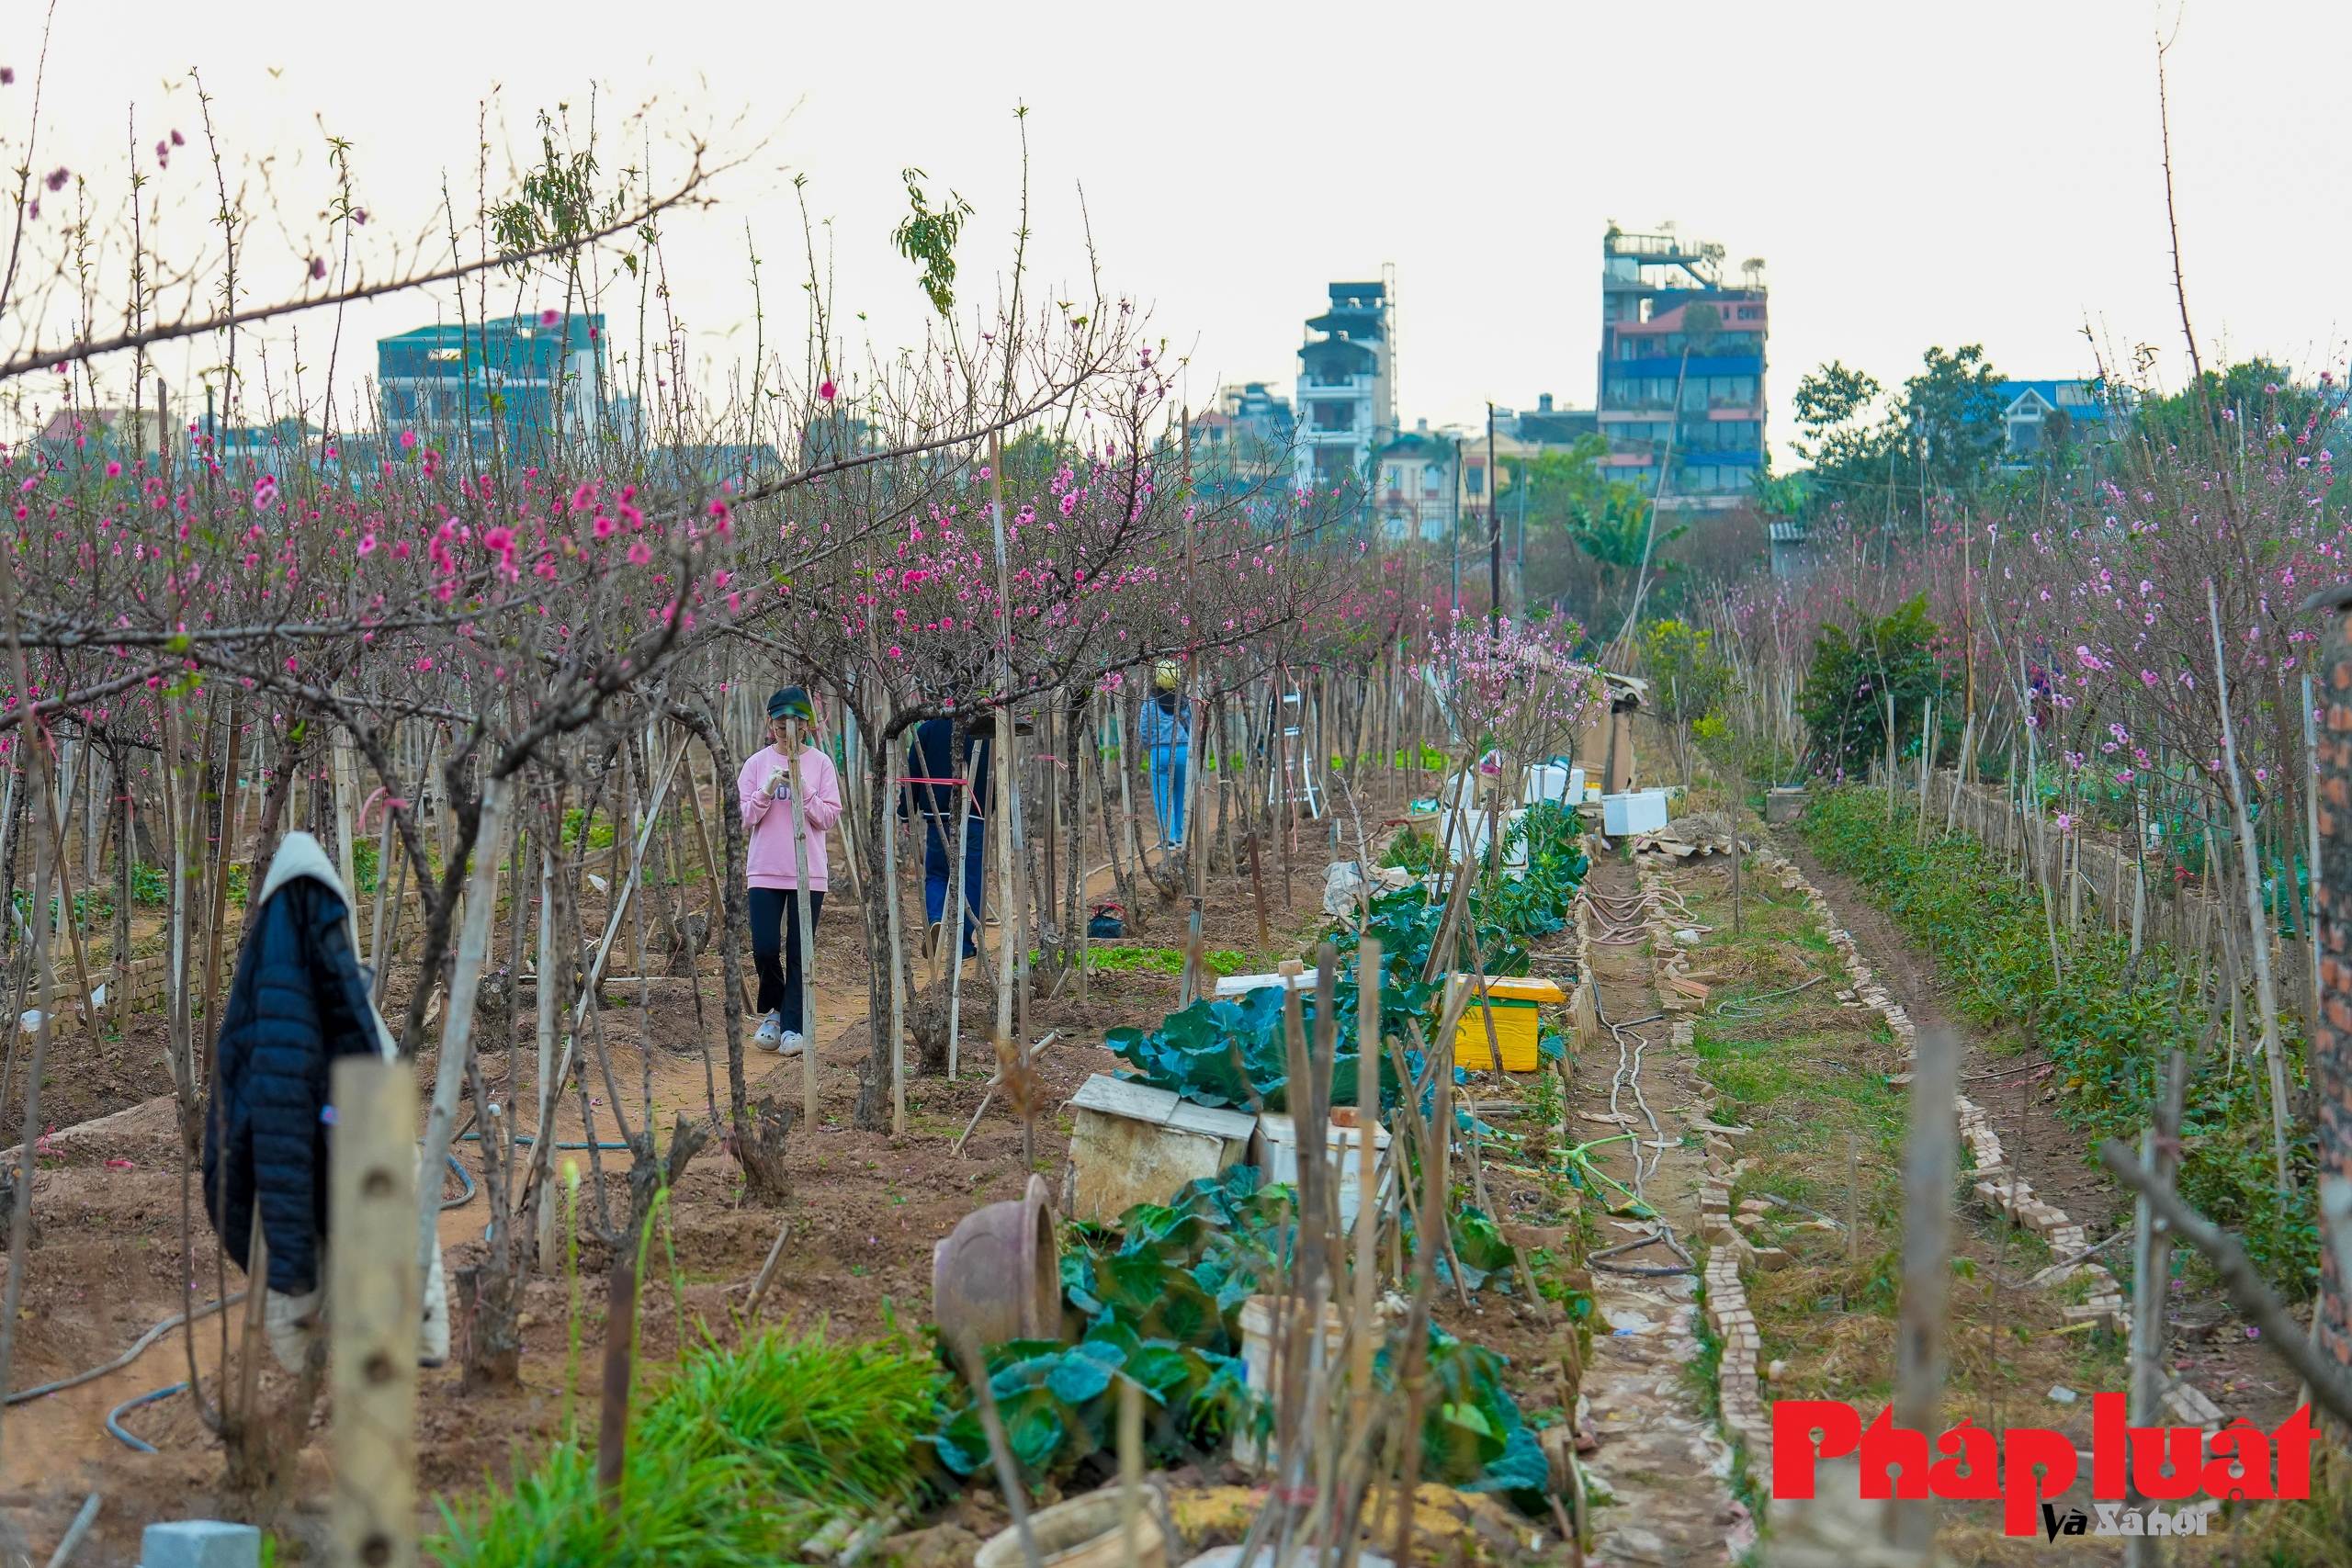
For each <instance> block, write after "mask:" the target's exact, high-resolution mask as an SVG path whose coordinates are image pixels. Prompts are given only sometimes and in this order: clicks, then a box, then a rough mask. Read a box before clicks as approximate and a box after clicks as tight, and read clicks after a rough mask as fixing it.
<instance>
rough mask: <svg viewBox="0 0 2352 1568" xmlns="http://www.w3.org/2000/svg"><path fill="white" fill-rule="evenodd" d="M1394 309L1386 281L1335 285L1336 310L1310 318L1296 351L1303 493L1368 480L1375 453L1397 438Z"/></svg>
mask: <svg viewBox="0 0 2352 1568" xmlns="http://www.w3.org/2000/svg"><path fill="white" fill-rule="evenodd" d="M1394 310H1395V297H1394V295H1393V294H1392V293H1391V291H1390V289H1389V287H1388V285H1387V284H1385V283H1335V284H1333V285H1331V308H1330V309H1329V310H1326V311H1324V312H1323V314H1321V315H1319V316H1315V317H1312V318H1310V319H1309V320H1308V321H1307V323H1306V343H1305V344H1303V345H1302V346H1301V347H1300V349H1299V351H1298V359H1299V377H1298V446H1297V457H1296V459H1295V477H1296V482H1297V484H1298V486H1299V488H1300V489H1302V490H1304V489H1306V488H1308V487H1309V486H1318V487H1320V488H1323V489H1326V490H1328V489H1330V488H1331V487H1333V486H1335V485H1337V484H1339V483H1340V481H1341V480H1343V479H1356V480H1359V481H1362V480H1363V479H1364V477H1365V474H1364V470H1365V465H1366V462H1367V460H1368V459H1369V458H1370V457H1371V456H1372V453H1373V451H1374V448H1376V447H1378V446H1382V445H1384V444H1385V443H1386V442H1387V441H1388V440H1389V439H1390V438H1391V437H1393V436H1394V435H1395V434H1397V380H1396V377H1395V375H1394V373H1393V367H1394V363H1395V359H1396V321H1395V316H1394Z"/></svg>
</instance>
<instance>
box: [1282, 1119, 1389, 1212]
mask: <svg viewBox="0 0 2352 1568" xmlns="http://www.w3.org/2000/svg"><path fill="white" fill-rule="evenodd" d="M1326 1131H1327V1132H1328V1134H1329V1140H1328V1147H1327V1148H1326V1150H1325V1161H1324V1169H1325V1170H1326V1171H1327V1172H1329V1174H1331V1175H1332V1176H1335V1177H1337V1178H1338V1179H1339V1182H1340V1229H1341V1230H1343V1231H1349V1232H1352V1231H1353V1230H1354V1229H1355V1224H1356V1204H1357V1199H1358V1196H1359V1193H1358V1190H1357V1189H1358V1187H1359V1185H1360V1184H1361V1183H1362V1182H1363V1174H1362V1166H1363V1155H1362V1154H1361V1153H1360V1152H1359V1151H1360V1150H1361V1149H1362V1147H1363V1134H1361V1133H1360V1132H1358V1131H1357V1129H1355V1128H1353V1127H1340V1126H1333V1127H1330V1128H1328V1129H1327V1130H1326ZM1258 1134H1259V1136H1260V1137H1261V1138H1262V1139H1263V1140H1264V1141H1265V1156H1264V1161H1263V1163H1264V1166H1265V1171H1266V1179H1267V1180H1268V1181H1272V1182H1279V1183H1281V1184H1283V1185H1284V1186H1289V1187H1295V1186H1297V1185H1298V1124H1297V1123H1296V1122H1293V1121H1292V1120H1291V1119H1290V1118H1289V1117H1288V1116H1285V1115H1283V1114H1282V1113H1281V1112H1280V1111H1267V1112H1266V1113H1265V1114H1264V1115H1262V1116H1261V1117H1259V1118H1258ZM1387 1152H1388V1129H1387V1128H1385V1127H1382V1128H1378V1129H1376V1130H1375V1132H1374V1139H1373V1171H1374V1186H1375V1187H1376V1188H1377V1190H1376V1191H1375V1192H1374V1194H1373V1196H1374V1199H1375V1200H1377V1199H1379V1198H1380V1197H1381V1196H1383V1195H1384V1194H1385V1193H1386V1192H1387V1190H1388V1188H1389V1184H1390V1183H1391V1182H1392V1181H1393V1180H1395V1179H1396V1175H1397V1172H1396V1170H1395V1169H1394V1168H1391V1167H1389V1166H1386V1165H1384V1164H1382V1163H1381V1162H1380V1156H1382V1155H1384V1154H1385V1153H1387Z"/></svg>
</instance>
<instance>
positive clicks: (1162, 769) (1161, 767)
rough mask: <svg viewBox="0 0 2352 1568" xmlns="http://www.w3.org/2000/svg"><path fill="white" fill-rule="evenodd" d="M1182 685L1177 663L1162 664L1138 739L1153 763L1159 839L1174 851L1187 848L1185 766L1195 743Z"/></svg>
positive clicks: (1153, 789)
mask: <svg viewBox="0 0 2352 1568" xmlns="http://www.w3.org/2000/svg"><path fill="white" fill-rule="evenodd" d="M1152 684H1153V686H1154V687H1155V688H1157V689H1156V690H1155V691H1154V692H1153V693H1152V694H1151V700H1150V701H1148V702H1147V703H1145V704H1144V705H1143V717H1142V719H1141V721H1140V724H1139V726H1138V728H1140V729H1141V730H1142V734H1141V735H1140V736H1139V737H1138V739H1140V740H1141V741H1142V742H1143V746H1144V751H1145V754H1146V755H1148V757H1150V759H1151V804H1152V808H1153V809H1154V810H1156V811H1158V812H1159V836H1160V838H1161V839H1162V840H1164V841H1165V842H1166V843H1167V845H1168V847H1169V848H1170V849H1171V850H1173V849H1182V847H1183V844H1184V765H1185V763H1186V762H1187V761H1189V760H1190V756H1189V754H1190V752H1191V750H1192V739H1193V713H1192V708H1191V707H1190V705H1187V704H1186V703H1185V701H1184V697H1183V693H1182V691H1181V690H1180V689H1179V688H1180V687H1181V685H1182V678H1181V677H1180V675H1179V674H1178V672H1177V669H1176V661H1175V660H1172V659H1163V660H1160V661H1159V669H1158V670H1156V671H1154V672H1153V675H1152Z"/></svg>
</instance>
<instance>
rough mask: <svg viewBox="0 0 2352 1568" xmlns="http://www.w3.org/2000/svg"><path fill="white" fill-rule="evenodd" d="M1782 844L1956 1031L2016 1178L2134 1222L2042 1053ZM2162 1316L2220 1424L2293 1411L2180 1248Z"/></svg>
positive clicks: (1804, 856)
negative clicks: (1998, 1023) (1964, 1010)
mask: <svg viewBox="0 0 2352 1568" xmlns="http://www.w3.org/2000/svg"><path fill="white" fill-rule="evenodd" d="M1780 847H1781V852H1783V853H1785V854H1787V855H1788V856H1789V857H1790V858H1791V859H1792V860H1793V861H1795V862H1796V863H1798V865H1799V866H1800V867H1802V868H1803V869H1804V874H1805V875H1806V877H1807V878H1808V879H1809V880H1811V881H1812V883H1813V885H1814V886H1816V887H1818V888H1819V889H1821V892H1822V894H1823V896H1824V897H1826V898H1827V899H1828V900H1829V901H1830V904H1831V905H1832V907H1833V908H1836V909H1837V911H1838V918H1839V919H1841V920H1843V921H1844V922H1846V926H1847V929H1848V930H1849V931H1851V932H1852V933H1853V936H1854V940H1855V942H1857V943H1858V944H1859V945H1860V948H1861V950H1862V952H1863V953H1864V954H1865V955H1866V956H1867V957H1868V958H1869V960H1870V962H1871V965H1872V966H1873V967H1875V968H1876V969H1877V970H1878V971H1879V976H1880V979H1881V982H1882V983H1883V984H1884V985H1885V986H1886V987H1887V988H1888V989H1889V990H1890V991H1893V992H1894V995H1895V997H1896V998H1897V999H1898V1000H1900V1001H1901V1002H1902V1003H1903V1005H1904V1006H1905V1008H1906V1009H1908V1010H1909V1011H1910V1013H1911V1016H1912V1017H1913V1018H1914V1019H1916V1020H1917V1021H1918V1023H1919V1025H1920V1027H1921V1028H1923V1029H1924V1028H1927V1027H1928V1026H1929V1025H1931V1024H1939V1025H1946V1026H1949V1027H1950V1028H1951V1029H1952V1030H1954V1031H1955V1032H1957V1033H1958V1034H1959V1036H1960V1040H1961V1045H1962V1056H1961V1066H1960V1071H1961V1091H1962V1093H1963V1094H1966V1095H1967V1096H1968V1097H1969V1098H1970V1099H1972V1100H1974V1101H1975V1102H1976V1103H1977V1104H1978V1105H1980V1106H1983V1107H1984V1108H1985V1111H1987V1112H1988V1114H1989V1119H1990V1122H1991V1124H1992V1126H1993V1128H1994V1130H1995V1132H1996V1133H1997V1134H1999V1136H2000V1139H2001V1142H2002V1145H2003V1146H2004V1147H2005V1148H2006V1149H2007V1150H2008V1151H2009V1157H2010V1159H2011V1161H2012V1163H2013V1164H2014V1165H2015V1166H2016V1167H2017V1168H2018V1176H2019V1178H2020V1179H2024V1180H2026V1181H2029V1182H2030V1183H2031V1184H2032V1186H2033V1189H2034V1190H2035V1191H2036V1193H2037V1194H2039V1195H2041V1196H2042V1197H2044V1198H2045V1199H2046V1200H2047V1201H2050V1202H2052V1203H2055V1204H2056V1205H2057V1206H2058V1207H2060V1208H2062V1209H2064V1210H2065V1211H2066V1213H2068V1214H2069V1215H2070V1216H2072V1217H2073V1219H2074V1220H2075V1223H2076V1224H2081V1225H2083V1226H2085V1227H2086V1228H2087V1230H2088V1231H2089V1235H2090V1239H2091V1241H2093V1242H2094V1243H2096V1242H2099V1241H2103V1240H2105V1239H2106V1238H2107V1237H2108V1236H2109V1235H2113V1234H2114V1233H2115V1232H2116V1231H2117V1230H2118V1229H2120V1228H2123V1227H2128V1226H2129V1225H2130V1224H2131V1204H2130V1203H2129V1202H2128V1201H2126V1199H2125V1197H2124V1196H2123V1195H2122V1194H2121V1193H2120V1191H2119V1190H2118V1189H2117V1187H2116V1185H2115V1183H2114V1182H2113V1181H2112V1180H2111V1179H2109V1178H2108V1177H2107V1176H2106V1175H2105V1174H2104V1173H2102V1172H2101V1171H2100V1170H2098V1168H2097V1167H2095V1166H2094V1165H2092V1164H2091V1163H2090V1161H2089V1158H2088V1143H2087V1140H2086V1135H2085V1134H2083V1133H2082V1132H2081V1131H2080V1130H2078V1129H2076V1128H2074V1127H2070V1126H2068V1125H2067V1124H2066V1123H2065V1122H2064V1121H2063V1120H2061V1119H2060V1117H2059V1115H2058V1112H2057V1108H2056V1106H2055V1105H2054V1104H2053V1103H2052V1102H2051V1101H2050V1100H2049V1099H2048V1098H2047V1097H2048V1096H2049V1094H2050V1091H2051V1087H2052V1086H2051V1081H2050V1078H2049V1077H2048V1076H2047V1074H2046V1073H2045V1072H2044V1071H2042V1070H2041V1068H2039V1067H2034V1070H2031V1071H2026V1072H2020V1071H2019V1070H2018V1069H2019V1068H2021V1067H2029V1066H2033V1065H2034V1064H2037V1063H2039V1062H2040V1061H2041V1055H2040V1053H2039V1052H2033V1053H2030V1054H2028V1053H2026V1052H2025V1051H2024V1050H2023V1046H2024V1042H2023V1040H2022V1039H2021V1038H2020V1037H2019V1035H2018V1032H2015V1031H2013V1030H1998V1029H1987V1028H1985V1026H1983V1025H1982V1024H1979V1023H1976V1022H1974V1021H1972V1020H1970V1019H1967V1018H1965V1017H1963V1016H1962V1015H1961V1014H1960V1013H1959V1012H1958V1010H1957V1009H1956V1008H1955V1007H1954V1006H1953V1004H1952V1002H1951V992H1952V986H1951V982H1950V981H1949V980H1948V979H1947V978H1946V977H1945V976H1943V974H1942V973H1941V971H1940V970H1939V968H1938V967H1937V965H1936V963H1935V961H1934V960H1933V959H1932V958H1930V957H1928V955H1926V954H1925V953H1921V952H1920V951H1919V950H1918V949H1917V948H1916V947H1914V946H1913V945H1912V944H1911V942H1910V941H1909V940H1908V939H1907V938H1906V937H1905V936H1904V934H1903V932H1902V931H1900V930H1899V929H1898V928H1897V927H1896V926H1895V924H1894V920H1893V919H1891V918H1890V917H1889V916H1888V915H1887V914H1886V913H1885V911H1884V910H1883V909H1881V908H1879V907H1878V905H1877V904H1876V903H1875V902H1874V901H1872V899H1871V897H1870V894H1869V890H1868V889H1866V888H1865V887H1863V886H1861V885H1860V884H1859V883H1857V882H1855V881H1854V880H1853V879H1852V878H1850V877H1848V876H1844V875H1841V874H1838V873H1837V872H1834V871H1831V870H1829V869H1828V868H1826V866H1824V865H1822V864H1821V863H1820V862H1819V861H1818V860H1817V859H1815V856H1814V855H1813V853H1812V851H1811V849H1810V848H1809V847H1808V846H1807V845H1806V844H1805V843H1804V840H1802V838H1800V837H1799V836H1798V835H1797V834H1794V833H1787V834H1783V835H1781V845H1780ZM1978 1218H1980V1219H1981V1218H1982V1216H1978ZM2129 1245H2130V1244H2129V1243H2128V1242H2124V1243H2119V1244H2118V1245H2117V1246H2116V1247H2111V1248H2109V1252H2108V1253H2107V1254H2106V1255H2105V1256H2106V1257H2107V1258H2109V1266H2110V1267H2113V1268H2116V1269H2119V1271H2120V1269H2122V1268H2123V1266H2124V1265H2126V1264H2128V1263H2129V1261H2130V1259H2129V1257H2128V1254H2127V1252H2126V1249H2127V1248H2128V1247H2129ZM2165 1320H2166V1323H2167V1325H2169V1326H2170V1328H2171V1338H2170V1341H2169V1343H2168V1345H2167V1347H2166V1354H2165V1365H2166V1366H2167V1367H2168V1368H2169V1369H2170V1370H2171V1371H2173V1372H2174V1373H2176V1374H2177V1375H2179V1376H2181V1377H2183V1378H2186V1379H2188V1381H2189V1382H2193V1383H2194V1384H2195V1385H2196V1387H2197V1388H2198V1390H2199V1392H2201V1393H2203V1394H2204V1395H2205V1396H2206V1397H2207V1398H2209V1399H2211V1401H2212V1403H2213V1404H2214V1405H2215V1406H2216V1407H2218V1408H2219V1409H2220V1410H2221V1412H2222V1416H2223V1417H2224V1419H2225V1420H2229V1421H2234V1420H2237V1419H2238V1418H2239V1417H2241V1416H2244V1417H2245V1418H2247V1419H2249V1420H2252V1421H2254V1422H2255V1423H2256V1425H2258V1426H2260V1427H2263V1428H2264V1429H2265V1430H2268V1429H2269V1428H2271V1427H2276V1426H2277V1425H2278V1423H2279V1421H2281V1420H2282V1419H2284V1418H2285V1417H2286V1416H2288V1415H2289V1414H2290V1412H2291V1411H2292V1410H2293V1409H2294V1406H2295V1404H2296V1395H2297V1393H2298V1392H2299V1391H2298V1387H2297V1384H2296V1382H2295V1380H2294V1378H2293V1376H2292V1375H2291V1374H2290V1373H2289V1372H2287V1371H2286V1370H2285V1369H2284V1367H2283V1366H2282V1365H2281V1364H2280V1363H2279V1362H2278V1359H2276V1358H2275V1357H2272V1356H2271V1355H2269V1354H2268V1353H2267V1351H2265V1350H2264V1349H2263V1348H2262V1347H2261V1345H2260V1344H2259V1343H2258V1342H2257V1341H2256V1339H2254V1337H2252V1336H2251V1335H2250V1333H2249V1332H2248V1330H2247V1329H2246V1327H2245V1325H2244V1323H2243V1322H2242V1321H2241V1320H2240V1319H2239V1318H2238V1316H2237V1314H2236V1313H2235V1311H2234V1310H2233V1308H2232V1307H2231V1306H2230V1304H2229V1302H2228V1299H2227V1297H2226V1296H2225V1295H2224V1294H2223V1292H2221V1291H2220V1290H2219V1289H2218V1288H2216V1287H2215V1286H2214V1285H2213V1284H2212V1283H2211V1280H2210V1277H2209V1276H2208V1274H2207V1271H2206V1270H2204V1269H2201V1268H2197V1267H2194V1266H2191V1265H2189V1264H2188V1260H2187V1259H2185V1258H2180V1257H2179V1256H2178V1255H2176V1258H2175V1278H2174V1280H2173V1282H2172V1291H2171V1299H2170V1303H2169V1304H2168V1305H2167V1306H2166V1308H2165ZM2116 1386H2120V1384H2118V1385H2116Z"/></svg>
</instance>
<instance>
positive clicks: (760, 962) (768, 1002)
mask: <svg viewBox="0 0 2352 1568" xmlns="http://www.w3.org/2000/svg"><path fill="white" fill-rule="evenodd" d="M750 891H751V906H752V967H754V968H756V969H757V970H758V971H759V972H760V999H759V1011H760V1016H761V1017H762V1018H765V1017H766V1016H767V1015H768V1014H770V1013H772V1012H777V1011H781V1012H782V1013H783V1014H784V1027H785V1028H786V1030H787V1031H789V1032H792V1033H795V1034H797V1033H800V1032H801V1016H800V1007H801V1001H800V991H801V984H802V981H803V979H804V976H802V975H801V973H800V895H799V894H798V893H797V892H795V891H793V890H792V889H790V888H786V887H754V888H752V889H751V890H750ZM824 913H825V895H824V894H823V893H822V892H821V891H815V890H812V891H811V892H810V893H809V931H810V934H811V935H812V936H813V935H814V933H815V931H816V927H817V922H818V921H819V920H820V919H822V918H823V916H824Z"/></svg>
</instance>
